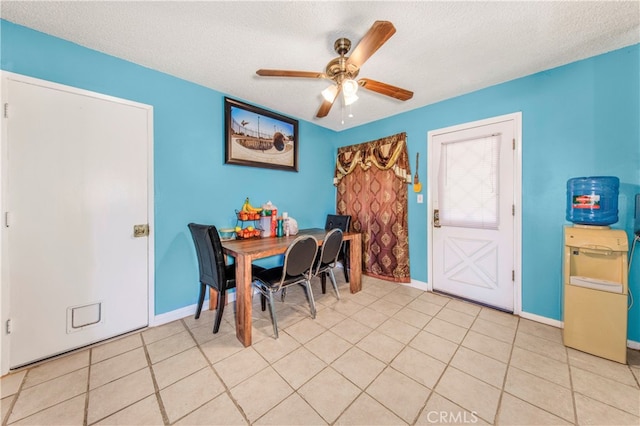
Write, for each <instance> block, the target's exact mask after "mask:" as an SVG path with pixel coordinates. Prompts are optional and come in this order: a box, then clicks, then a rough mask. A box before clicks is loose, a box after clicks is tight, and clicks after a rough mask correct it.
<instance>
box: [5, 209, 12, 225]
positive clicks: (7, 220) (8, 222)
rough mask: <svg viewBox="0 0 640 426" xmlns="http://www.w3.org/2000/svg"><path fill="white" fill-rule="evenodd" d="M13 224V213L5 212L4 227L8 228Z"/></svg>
mask: <svg viewBox="0 0 640 426" xmlns="http://www.w3.org/2000/svg"><path fill="white" fill-rule="evenodd" d="M9 226H11V213H9V212H4V227H5V228H8V227H9Z"/></svg>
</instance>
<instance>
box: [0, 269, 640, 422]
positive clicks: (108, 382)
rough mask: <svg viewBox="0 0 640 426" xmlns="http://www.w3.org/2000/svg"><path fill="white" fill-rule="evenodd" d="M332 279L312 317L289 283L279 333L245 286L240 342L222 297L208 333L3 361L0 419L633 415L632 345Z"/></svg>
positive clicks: (197, 327)
mask: <svg viewBox="0 0 640 426" xmlns="http://www.w3.org/2000/svg"><path fill="white" fill-rule="evenodd" d="M337 275H340V278H342V277H341V274H337ZM340 288H341V290H342V293H341V294H342V299H341V300H340V301H337V300H336V298H335V296H334V294H333V291H332V289H331V288H330V286H329V288H328V289H327V294H325V295H322V294H321V293H320V290H319V282H317V281H316V282H314V289H315V293H314V294H315V296H316V301H317V305H318V316H317V318H316V319H315V320H312V319H310V317H309V313H308V312H309V311H308V305H306V304H305V303H304V300H305V298H304V293H303V291H302V289H300V290H298V289H290V290H289V293H288V294H287V300H286V302H285V303H281V302H280V301H279V300H278V302H277V305H278V313H277V316H278V320H279V323H280V339H278V340H275V339H273V331H272V326H271V321H270V318H269V316H268V311H267V312H266V313H263V312H261V311H260V309H259V298H258V297H255V300H254V301H255V302H256V304H254V331H253V337H254V344H253V346H252V347H249V348H244V347H242V345H241V344H240V343H239V342H238V340H237V339H236V337H235V333H234V326H233V305H229V306H227V309H226V310H225V318H224V321H223V325H222V327H221V329H220V332H219V333H218V334H216V335H214V334H212V333H211V329H212V324H213V315H212V312H206V313H204V314H203V315H202V316H201V318H200V319H199V320H197V321H196V320H194V319H193V318H192V317H189V318H184V319H182V320H179V321H175V322H172V323H169V324H166V325H163V326H159V327H155V328H150V329H146V330H143V331H141V332H138V333H134V334H130V335H128V336H126V337H122V338H119V339H116V340H113V341H110V342H107V343H103V344H99V345H95V346H93V347H91V348H88V349H84V350H80V351H77V352H74V353H71V354H69V355H66V356H64V357H60V358H58V359H55V360H52V361H48V362H45V363H42V364H41V365H37V366H33V367H31V368H28V369H23V370H21V371H17V372H14V373H12V374H10V375H8V376H6V377H4V378H2V380H1V382H0V384H1V388H2V424H3V425H4V424H10V425H12V424H31V425H44V424H58V425H75V424H78V425H94V424H95V425H109V424H110V425H116V424H118V425H125V424H126V425H134V424H146V425H162V424H180V425H186V424H191V425H213V424H218V425H246V424H255V425H322V424H336V425H373V424H385V425H404V424H417V425H428V424H501V425H515V424H522V425H524V424H529V425H542V424H552V425H558V424H585V425H586V424H598V425H604V424H610V425H622V424H632V425H638V424H640V418H639V417H640V387H639V385H638V383H639V380H640V353H639V352H638V351H631V350H629V365H622V364H618V363H615V362H612V361H608V360H604V359H601V358H597V357H594V356H591V355H588V354H585V353H582V352H579V351H575V350H572V349H569V348H566V347H565V346H563V345H562V335H561V331H560V330H559V329H557V328H554V327H550V326H547V325H542V324H540V323H536V322H533V321H529V320H526V319H522V318H518V317H515V316H512V315H508V314H505V313H502V312H498V311H495V310H492V309H487V308H484V307H480V306H476V305H473V304H469V303H465V302H462V301H459V300H455V299H450V298H447V297H443V296H440V295H436V294H433V293H426V292H422V291H419V290H416V289H413V288H409V287H406V286H401V285H397V284H391V283H387V282H384V281H380V280H376V279H372V278H370V277H364V280H363V291H362V292H360V293H358V294H349V292H348V286H347V285H346V284H345V283H344V282H343V281H341V284H340ZM194 291H196V289H195V288H194Z"/></svg>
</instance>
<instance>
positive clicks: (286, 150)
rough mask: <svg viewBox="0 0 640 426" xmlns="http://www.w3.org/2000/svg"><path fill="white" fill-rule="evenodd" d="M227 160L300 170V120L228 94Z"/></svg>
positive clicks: (226, 99)
mask: <svg viewBox="0 0 640 426" xmlns="http://www.w3.org/2000/svg"><path fill="white" fill-rule="evenodd" d="M224 115H225V118H224V123H225V125H224V128H225V130H224V133H225V158H224V162H225V164H237V165H241V166H249V167H262V168H268V169H279V170H287V171H292V172H297V171H298V120H294V119H292V118H289V117H285V116H284V115H281V114H277V113H275V112H272V111H267V110H265V109H262V108H258V107H256V106H253V105H249V104H247V103H244V102H240V101H238V100H235V99H231V98H227V97H225V98H224Z"/></svg>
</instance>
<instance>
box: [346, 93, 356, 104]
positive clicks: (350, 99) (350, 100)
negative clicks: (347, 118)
mask: <svg viewBox="0 0 640 426" xmlns="http://www.w3.org/2000/svg"><path fill="white" fill-rule="evenodd" d="M357 100H358V95H356V94H355V93H354V94H353V95H347V93H346V92H345V94H344V104H345V105H351V104H352V103H354V102H355V101H357Z"/></svg>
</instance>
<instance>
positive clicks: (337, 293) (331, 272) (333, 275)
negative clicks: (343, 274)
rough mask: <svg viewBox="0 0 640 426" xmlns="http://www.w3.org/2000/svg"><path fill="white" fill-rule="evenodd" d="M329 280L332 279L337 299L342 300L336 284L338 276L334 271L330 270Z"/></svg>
mask: <svg viewBox="0 0 640 426" xmlns="http://www.w3.org/2000/svg"><path fill="white" fill-rule="evenodd" d="M329 278H331V284H333V289H334V290H335V291H336V297H337V298H338V300H340V292H339V291H338V284H337V283H336V276H335V274H334V273H333V269H329Z"/></svg>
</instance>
